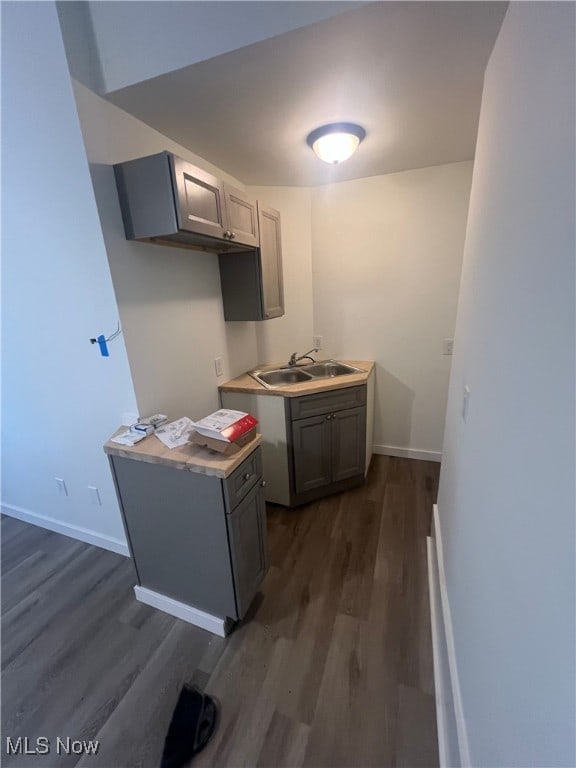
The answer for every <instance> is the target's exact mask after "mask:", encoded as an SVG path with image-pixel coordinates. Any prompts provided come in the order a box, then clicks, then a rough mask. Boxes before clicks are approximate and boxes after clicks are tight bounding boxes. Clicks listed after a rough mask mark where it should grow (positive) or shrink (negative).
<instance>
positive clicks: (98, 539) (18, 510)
mask: <svg viewBox="0 0 576 768" xmlns="http://www.w3.org/2000/svg"><path fill="white" fill-rule="evenodd" d="M0 509H1V511H2V514H3V515H7V516H8V517H15V518H16V519H17V520H22V521H23V522H24V523H31V524H32V525H37V526H39V527H40V528H47V529H48V530H49V531H54V532H55V533H61V534H63V535H64V536H69V537H70V538H71V539H77V540H78V541H84V542H86V544H94V545H95V546H97V547H102V549H108V550H109V551H110V552H116V554H118V555H124V556H125V557H130V551H129V549H128V544H126V542H124V541H120V539H114V538H112V536H106V535H105V534H102V533H97V532H96V531H91V530H90V529H89V528H82V527H80V526H79V525H72V524H71V523H63V522H62V521H61V520H55V519H54V518H53V517H47V516H46V515H39V514H38V513H36V512H31V511H30V510H28V509H23V508H22V507H15V506H13V505H12V504H2V506H1V507H0Z"/></svg>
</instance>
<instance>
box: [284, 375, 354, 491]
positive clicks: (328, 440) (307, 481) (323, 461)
mask: <svg viewBox="0 0 576 768" xmlns="http://www.w3.org/2000/svg"><path fill="white" fill-rule="evenodd" d="M286 405H287V407H286V419H287V434H288V438H289V464H290V467H291V472H290V497H291V503H292V504H302V503H306V502H308V501H312V500H313V499H316V498H320V497H322V496H326V495H327V494H329V493H335V492H339V491H343V490H346V489H348V488H351V487H353V486H355V485H359V484H361V483H362V482H363V481H364V471H365V463H366V385H363V386H359V387H348V388H345V389H338V390H334V391H333V392H321V393H318V394H315V395H303V396H301V397H293V398H289V399H287V400H286Z"/></svg>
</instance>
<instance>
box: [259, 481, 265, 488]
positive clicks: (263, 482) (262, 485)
mask: <svg viewBox="0 0 576 768" xmlns="http://www.w3.org/2000/svg"><path fill="white" fill-rule="evenodd" d="M260 487H261V488H266V480H262V482H261V483H260Z"/></svg>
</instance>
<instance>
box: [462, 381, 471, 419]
mask: <svg viewBox="0 0 576 768" xmlns="http://www.w3.org/2000/svg"><path fill="white" fill-rule="evenodd" d="M470 394H471V393H470V387H468V386H465V387H464V395H463V397H462V421H463V422H464V423H466V422H467V421H468V409H469V407H470Z"/></svg>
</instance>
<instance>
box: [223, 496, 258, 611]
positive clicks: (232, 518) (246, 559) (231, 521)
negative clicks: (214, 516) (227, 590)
mask: <svg viewBox="0 0 576 768" xmlns="http://www.w3.org/2000/svg"><path fill="white" fill-rule="evenodd" d="M226 521H227V525H228V541H229V544H230V555H231V559H232V571H233V575H234V589H235V593H236V607H237V614H238V618H240V619H241V618H242V617H243V616H244V615H245V614H246V611H247V610H248V608H249V606H250V603H251V602H252V600H253V598H254V595H255V594H256V592H257V591H258V587H259V586H260V584H261V582H262V580H263V578H264V576H265V575H266V571H267V570H268V555H267V544H266V505H265V502H264V494H263V493H262V488H261V486H260V483H258V484H257V485H256V486H255V487H254V488H253V490H252V491H250V493H249V494H248V495H247V496H246V497H245V498H244V500H243V501H241V502H240V504H238V506H237V507H235V509H234V510H232V512H229V513H228V514H227V515H226Z"/></svg>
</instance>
